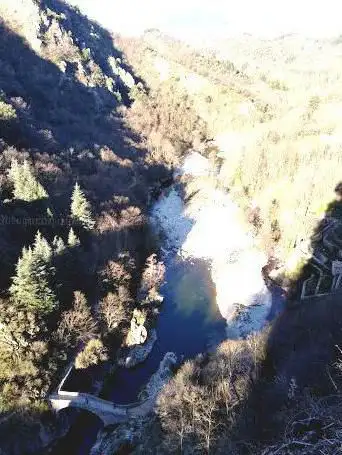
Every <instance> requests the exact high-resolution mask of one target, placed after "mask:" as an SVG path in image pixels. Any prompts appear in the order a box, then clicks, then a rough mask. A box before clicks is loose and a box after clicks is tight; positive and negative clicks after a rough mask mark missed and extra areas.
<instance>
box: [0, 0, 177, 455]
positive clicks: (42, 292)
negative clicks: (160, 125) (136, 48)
mask: <svg viewBox="0 0 342 455" xmlns="http://www.w3.org/2000/svg"><path fill="white" fill-rule="evenodd" d="M0 66H1V74H0V151H1V156H0V167H1V173H0V181H1V184H0V185H1V203H0V217H1V225H0V238H1V252H2V254H1V258H0V263H1V270H2V272H1V279H0V293H1V301H0V306H1V311H0V313H1V315H0V359H1V374H0V395H1V398H0V411H1V423H0V440H1V443H0V446H1V450H4V452H5V453H13V454H22V453H37V451H38V450H40V449H41V447H42V445H44V444H47V443H48V442H49V440H50V439H51V438H53V437H55V436H56V435H57V434H58V433H61V432H63V431H65V430H66V428H67V425H66V423H67V422H65V420H64V419H63V418H61V419H56V418H55V417H53V416H52V414H51V413H50V412H49V411H48V409H47V402H46V400H45V398H46V395H47V394H48V393H49V391H50V390H51V389H52V388H53V387H55V385H56V384H57V383H58V382H59V380H60V377H61V374H62V372H63V371H64V369H65V367H66V366H67V365H68V364H69V363H70V362H71V361H72V360H73V359H74V357H75V356H76V355H77V354H78V353H81V354H82V355H80V357H79V358H78V362H77V365H78V366H79V368H80V369H81V370H82V373H81V377H82V378H83V379H82V380H81V383H82V385H83V386H84V387H86V388H87V387H88V388H89V385H90V386H91V383H92V378H93V376H94V374H98V373H99V372H100V371H101V364H102V363H103V361H104V360H105V359H106V358H108V356H114V355H115V352H116V350H117V348H118V347H120V346H121V344H122V343H123V341H124V338H125V335H126V334H127V331H128V329H129V326H130V320H131V318H132V315H133V311H134V308H135V306H136V302H135V297H136V292H137V288H138V287H139V282H140V278H141V273H142V270H143V267H144V263H145V261H146V259H147V257H148V256H149V254H151V253H152V251H153V242H152V240H151V236H150V234H149V230H148V227H147V225H146V216H145V213H146V210H147V207H148V202H149V199H150V193H151V191H152V190H153V188H154V187H155V186H158V185H159V179H162V178H165V177H167V176H168V175H169V170H168V169H167V168H166V167H164V166H163V165H162V164H160V163H157V162H156V160H154V159H153V156H151V153H150V151H149V150H147V149H146V148H145V147H144V144H143V143H142V141H141V140H140V139H139V136H138V135H137V134H136V133H135V132H133V131H131V130H130V129H129V127H128V126H127V122H126V120H125V118H124V115H125V113H126V112H127V110H129V106H130V103H131V101H130V91H131V90H132V89H133V88H134V87H135V84H136V81H138V80H137V79H135V77H134V75H133V74H132V72H131V71H130V69H129V67H128V66H127V64H125V63H124V58H123V56H122V54H121V52H120V51H119V50H117V49H116V47H115V46H114V43H113V40H112V37H111V35H110V34H109V32H107V31H105V30H104V29H102V28H101V27H100V26H99V25H98V24H96V23H94V22H91V21H90V20H88V19H87V18H86V17H85V16H83V15H82V14H81V13H80V12H79V11H78V10H77V9H74V8H71V7H70V6H68V5H67V4H66V3H64V2H62V1H59V0H51V1H50V0H46V1H45V0H42V1H35V0H23V1H19V0H18V1H14V2H12V0H11V1H4V2H1V5H0ZM146 289H147V290H146V292H147V291H148V287H147V288H146ZM146 311H147V312H148V310H146ZM147 319H148V318H147ZM94 340H96V342H95V343H94ZM95 347H96V349H95ZM94 349H95V350H94ZM97 363H98V364H99V365H98V366H97V365H96V364H97Z"/></svg>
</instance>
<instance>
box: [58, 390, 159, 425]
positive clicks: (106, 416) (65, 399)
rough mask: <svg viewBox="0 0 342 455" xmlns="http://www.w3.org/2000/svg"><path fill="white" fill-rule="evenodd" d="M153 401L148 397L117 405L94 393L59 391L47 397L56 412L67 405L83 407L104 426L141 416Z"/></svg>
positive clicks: (146, 412) (149, 408) (152, 404)
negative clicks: (137, 401)
mask: <svg viewBox="0 0 342 455" xmlns="http://www.w3.org/2000/svg"><path fill="white" fill-rule="evenodd" d="M154 401H155V400H154V399H148V400H145V401H142V402H140V403H133V404H130V405H117V404H115V403H112V402H110V401H107V400H102V399H101V398H98V397H95V396H94V395H90V394H87V393H79V392H59V393H55V394H52V395H50V397H49V402H50V406H51V407H52V409H54V410H55V411H56V412H59V411H61V410H62V409H66V408H69V407H74V408H79V409H84V410H85V411H89V412H91V413H92V414H95V415H96V416H97V417H99V418H100V419H101V420H102V422H103V424H104V426H107V425H112V424H117V423H123V422H127V421H128V420H129V419H132V418H140V417H143V416H145V415H146V414H148V413H149V412H151V410H152V409H153V406H154Z"/></svg>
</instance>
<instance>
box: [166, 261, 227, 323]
mask: <svg viewBox="0 0 342 455" xmlns="http://www.w3.org/2000/svg"><path fill="white" fill-rule="evenodd" d="M170 283H172V284H170ZM161 292H162V293H163V294H164V295H165V296H166V297H167V298H168V299H169V300H171V301H172V304H173V305H174V306H175V312H177V313H180V314H179V315H178V316H179V317H182V318H191V316H192V315H193V313H196V312H198V313H200V314H201V316H202V317H203V321H202V322H203V324H210V323H212V322H214V321H217V320H219V319H221V316H220V313H219V311H218V307H217V305H216V293H215V286H214V283H213V282H212V280H211V275H210V270H209V263H208V262H206V261H201V260H196V261H191V262H190V261H182V260H181V259H179V258H177V257H176V258H174V260H173V262H172V263H171V264H169V266H168V269H167V272H166V284H165V285H164V286H163V287H162V290H161Z"/></svg>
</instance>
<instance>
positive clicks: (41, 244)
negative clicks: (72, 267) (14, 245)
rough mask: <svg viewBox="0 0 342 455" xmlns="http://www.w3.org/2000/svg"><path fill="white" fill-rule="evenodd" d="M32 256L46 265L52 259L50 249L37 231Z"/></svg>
mask: <svg viewBox="0 0 342 455" xmlns="http://www.w3.org/2000/svg"><path fill="white" fill-rule="evenodd" d="M33 252H34V254H35V255H36V256H37V257H38V258H39V259H41V260H42V261H44V262H46V263H48V262H49V261H50V260H51V257H52V248H51V246H50V245H49V243H48V241H47V240H46V238H45V237H43V236H42V234H41V232H40V231H37V234H36V237H35V239H34V249H33Z"/></svg>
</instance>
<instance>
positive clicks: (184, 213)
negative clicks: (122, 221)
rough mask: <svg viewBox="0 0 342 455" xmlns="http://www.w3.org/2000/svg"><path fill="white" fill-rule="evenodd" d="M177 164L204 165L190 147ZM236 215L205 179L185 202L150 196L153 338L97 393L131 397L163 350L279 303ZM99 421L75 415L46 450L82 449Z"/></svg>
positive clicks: (191, 346)
mask: <svg viewBox="0 0 342 455" xmlns="http://www.w3.org/2000/svg"><path fill="white" fill-rule="evenodd" d="M194 169H195V171H194ZM181 172H184V173H187V174H188V175H191V174H192V177H193V178H194V179H196V178H202V177H203V175H205V176H207V175H208V173H210V172H211V171H210V166H209V163H208V162H207V161H206V160H205V159H204V158H203V157H201V156H199V155H198V154H197V155H196V154H193V155H191V156H189V158H188V160H186V161H185V163H184V165H183V170H181ZM240 215H241V214H240V212H239V210H238V208H237V207H236V206H235V204H234V203H233V202H232V200H231V198H230V196H229V195H228V194H226V193H224V192H223V191H221V190H217V189H216V188H211V187H209V188H208V187H206V188H205V191H204V192H202V193H201V191H198V192H197V196H196V197H195V198H193V199H192V200H191V201H190V202H189V203H187V204H185V202H184V197H183V190H182V188H181V186H180V185H179V184H176V185H174V186H172V187H171V188H169V189H168V190H167V191H166V192H165V193H164V194H163V195H162V196H161V197H160V199H159V200H158V201H157V202H156V203H155V204H154V206H153V208H152V210H151V217H150V219H151V224H152V226H154V229H155V230H156V232H157V233H158V234H159V236H160V238H161V241H162V245H163V248H162V252H163V253H162V255H163V260H164V263H165V266H166V276H165V283H164V284H163V286H162V288H161V290H160V293H161V295H162V296H163V297H164V301H163V303H162V304H161V307H160V314H159V316H158V318H157V325H156V331H157V336H158V339H157V341H156V343H155V345H154V347H153V350H152V352H151V354H150V355H149V357H148V358H147V360H146V361H145V362H144V363H143V364H141V365H138V366H136V367H135V368H132V369H126V368H119V369H118V370H117V371H116V372H115V374H114V375H113V378H112V379H111V380H110V382H109V383H107V384H106V387H105V389H104V390H103V393H102V397H103V398H105V399H108V400H111V401H113V402H116V403H122V404H124V403H125V404H126V403H130V402H135V401H137V399H138V395H139V391H140V390H141V388H142V387H143V386H144V384H146V383H147V381H148V380H149V378H150V377H151V376H152V374H153V373H154V372H155V371H156V370H157V369H158V367H159V363H160V361H161V360H162V358H163V357H164V355H165V353H166V352H170V351H171V352H174V353H175V354H176V355H177V357H178V359H179V360H180V361H184V360H186V359H191V358H194V357H195V356H196V355H197V354H199V353H201V352H204V351H208V350H209V349H214V348H215V346H217V345H218V344H219V343H220V342H221V341H223V340H224V339H226V338H236V337H240V336H247V335H248V334H249V333H251V332H253V331H255V330H260V329H261V328H262V327H263V325H264V324H265V323H266V321H267V320H268V319H269V318H270V317H274V316H275V315H276V314H277V313H278V312H279V311H280V310H281V308H282V307H283V304H284V300H283V297H282V295H281V291H280V290H279V289H274V290H272V291H270V290H269V289H267V287H266V285H265V283H264V281H263V278H262V274H261V268H262V266H263V265H264V264H265V261H266V258H265V257H264V255H263V254H262V253H261V252H260V251H258V249H257V248H256V247H255V245H254V239H253V238H252V236H251V234H250V232H249V231H248V227H247V226H246V225H245V224H244V222H243V221H242V219H243V217H241V216H240ZM82 419H83V420H82ZM100 427H101V425H100V422H99V421H97V420H96V419H95V418H91V417H90V416H89V415H88V416H87V417H86V416H83V417H81V423H80V420H79V421H78V424H77V423H76V424H75V425H74V426H73V428H72V429H71V431H70V432H69V434H68V435H67V437H66V438H64V440H63V441H62V442H61V443H60V444H59V445H58V447H57V451H56V450H55V451H53V452H52V453H54V454H58V453H64V452H65V451H64V447H65V448H66V447H68V449H67V452H65V453H68V454H70V455H76V454H77V455H85V454H89V453H90V448H91V446H92V445H93V443H94V442H95V438H96V432H97V430H98V429H100Z"/></svg>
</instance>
